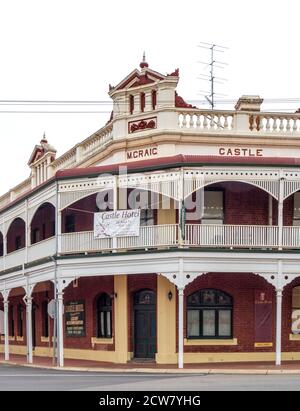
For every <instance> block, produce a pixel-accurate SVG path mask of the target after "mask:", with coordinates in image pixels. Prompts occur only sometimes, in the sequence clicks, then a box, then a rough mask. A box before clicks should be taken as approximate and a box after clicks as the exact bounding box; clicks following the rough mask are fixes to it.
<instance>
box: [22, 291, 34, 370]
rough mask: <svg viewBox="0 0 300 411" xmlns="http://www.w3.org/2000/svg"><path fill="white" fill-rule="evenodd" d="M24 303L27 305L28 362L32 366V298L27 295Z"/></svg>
mask: <svg viewBox="0 0 300 411" xmlns="http://www.w3.org/2000/svg"><path fill="white" fill-rule="evenodd" d="M24 302H25V304H26V336H27V362H28V364H32V362H33V354H32V297H31V295H29V296H28V295H25V297H24Z"/></svg>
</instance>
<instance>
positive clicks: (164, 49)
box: [0, 0, 300, 194]
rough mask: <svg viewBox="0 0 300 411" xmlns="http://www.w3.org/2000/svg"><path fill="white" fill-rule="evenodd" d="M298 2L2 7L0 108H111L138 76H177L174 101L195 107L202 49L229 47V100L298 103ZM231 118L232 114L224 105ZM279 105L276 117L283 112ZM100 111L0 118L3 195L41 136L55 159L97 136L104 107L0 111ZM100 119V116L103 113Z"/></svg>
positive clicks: (17, 3) (2, 2)
mask: <svg viewBox="0 0 300 411" xmlns="http://www.w3.org/2000/svg"><path fill="white" fill-rule="evenodd" d="M299 16H300V3H299V1H297V0H285V1H278V0H273V1H272V2H271V1H267V0H260V1H257V0H252V1H249V2H243V1H237V0H236V1H234V0H227V1H224V0H217V1H213V0H211V1H201V0H186V1H175V0H171V1H169V0H162V1H156V0H154V1H152V2H150V1H147V2H146V1H137V0H123V1H121V0H118V1H117V0H109V1H103V0H25V1H24V0H0V42H1V48H0V100H97V101H99V100H104V101H105V100H108V96H107V91H108V84H109V83H111V84H112V85H115V84H117V83H118V82H119V81H120V80H121V79H122V78H123V77H125V76H126V75H127V74H128V73H129V72H130V71H132V70H133V69H134V68H136V67H138V65H139V63H140V61H141V58H142V53H143V51H144V50H145V51H146V57H147V61H148V63H149V65H150V68H153V69H154V70H157V71H160V72H162V73H167V72H169V73H170V72H171V71H173V70H174V69H175V68H177V67H179V68H180V83H179V92H180V94H181V95H182V96H183V97H184V98H185V99H187V100H197V99H202V97H201V95H200V94H201V93H200V90H203V89H204V88H205V87H206V86H205V84H204V83H203V82H201V81H200V80H199V79H197V77H199V74H200V73H207V71H206V72H205V71H204V67H203V65H201V64H200V63H198V61H200V60H201V61H203V60H206V59H207V58H208V55H207V51H206V50H203V49H201V48H199V47H197V45H198V44H199V43H200V42H207V43H216V44H220V45H224V46H227V47H229V49H228V50H225V52H224V53H222V54H220V55H219V59H220V60H223V61H225V62H227V63H228V66H226V69H225V70H223V71H219V74H220V76H222V77H225V78H227V79H228V81H227V82H226V84H225V85H223V86H220V87H219V91H220V92H222V93H225V94H226V97H223V98H226V99H229V100H230V99H237V98H238V97H239V96H240V95H242V94H259V95H260V96H261V97H264V98H268V99H272V98H275V99H280V98H299V101H297V102H294V103H292V104H290V105H289V108H290V109H296V108H298V107H300V90H299V89H300V85H299V82H298V76H299V51H298V50H299V47H298V43H299ZM227 106H228V108H232V106H231V105H227ZM282 107H283V104H278V105H277V108H278V109H282ZM70 109H71V110H78V111H80V110H92V111H95V110H98V111H99V113H96V114H95V113H93V114H66V113H65V114H62V113H60V114H41V113H34V114H23V113H1V112H0V137H1V139H0V150H1V151H0V152H1V162H0V171H1V176H2V178H1V183H0V194H2V193H4V192H5V191H7V190H8V189H9V188H11V187H13V186H14V185H16V184H18V183H19V182H21V181H22V180H24V179H25V178H27V177H28V175H29V168H28V166H27V161H28V159H29V156H30V154H31V152H32V150H33V147H34V145H35V144H36V143H38V142H39V141H40V139H41V137H42V135H43V133H44V131H45V132H46V136H47V138H48V140H49V142H50V143H51V144H52V145H54V146H55V147H56V149H57V150H58V155H60V154H62V153H63V152H64V151H66V150H67V149H69V148H70V147H71V146H73V145H74V144H76V143H77V142H79V141H81V140H83V139H84V138H86V137H88V136H89V135H90V134H92V133H93V132H94V131H96V130H98V129H99V128H101V127H102V126H103V125H104V123H105V122H106V121H107V119H108V118H109V113H108V112H104V113H103V111H108V109H109V107H105V106H98V107H94V106H92V107H87V106H84V107H81V106H76V107H66V106H63V107H57V106H47V107H40V106H29V107H24V106H10V107H8V106H3V105H1V106H0V110H2V111H3V110H48V111H50V110H53V111H57V110H61V111H63V110H70ZM101 112H102V113H101Z"/></svg>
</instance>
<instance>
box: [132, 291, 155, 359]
mask: <svg viewBox="0 0 300 411" xmlns="http://www.w3.org/2000/svg"><path fill="white" fill-rule="evenodd" d="M155 353H156V294H155V292H154V291H152V290H142V291H139V292H138V293H136V294H135V296H134V356H135V358H155Z"/></svg>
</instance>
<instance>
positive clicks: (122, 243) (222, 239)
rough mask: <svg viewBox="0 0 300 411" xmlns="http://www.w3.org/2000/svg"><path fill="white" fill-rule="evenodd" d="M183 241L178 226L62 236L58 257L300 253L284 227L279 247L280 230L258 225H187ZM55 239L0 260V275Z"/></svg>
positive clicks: (45, 250) (297, 235)
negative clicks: (174, 251)
mask: <svg viewBox="0 0 300 411" xmlns="http://www.w3.org/2000/svg"><path fill="white" fill-rule="evenodd" d="M184 234H185V235H184V240H183V241H180V239H179V225H178V224H165V225H155V226H143V227H141V228H140V235H139V236H138V237H120V238H116V240H113V239H112V238H105V239H96V238H95V237H94V232H93V231H84V232H77V233H66V234H62V235H61V242H60V243H61V249H60V253H61V254H76V253H82V254H84V253H97V252H108V251H112V250H120V251H122V250H139V249H141V250H147V249H166V248H171V247H184V248H185V249H186V248H193V247H195V248H196V247H199V248H205V247H207V248H209V247H210V248H234V249H236V248H244V249H249V248H254V249H279V248H282V249H300V227H283V230H282V245H281V246H279V227H278V226H260V225H228V224H225V225H210V224H187V225H186V226H185V233H184ZM55 245H56V239H55V238H54V237H53V238H49V239H47V240H44V241H41V242H40V243H37V244H34V245H31V246H30V247H28V250H27V252H26V249H25V248H23V249H22V250H18V251H15V252H13V253H10V254H8V255H7V256H5V257H1V258H0V271H2V270H7V269H10V268H13V267H16V266H21V265H23V264H25V263H30V262H32V261H36V260H40V259H43V258H45V257H50V256H52V255H54V254H55V249H56V247H55Z"/></svg>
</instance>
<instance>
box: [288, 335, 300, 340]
mask: <svg viewBox="0 0 300 411" xmlns="http://www.w3.org/2000/svg"><path fill="white" fill-rule="evenodd" d="M290 341H300V334H290Z"/></svg>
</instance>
